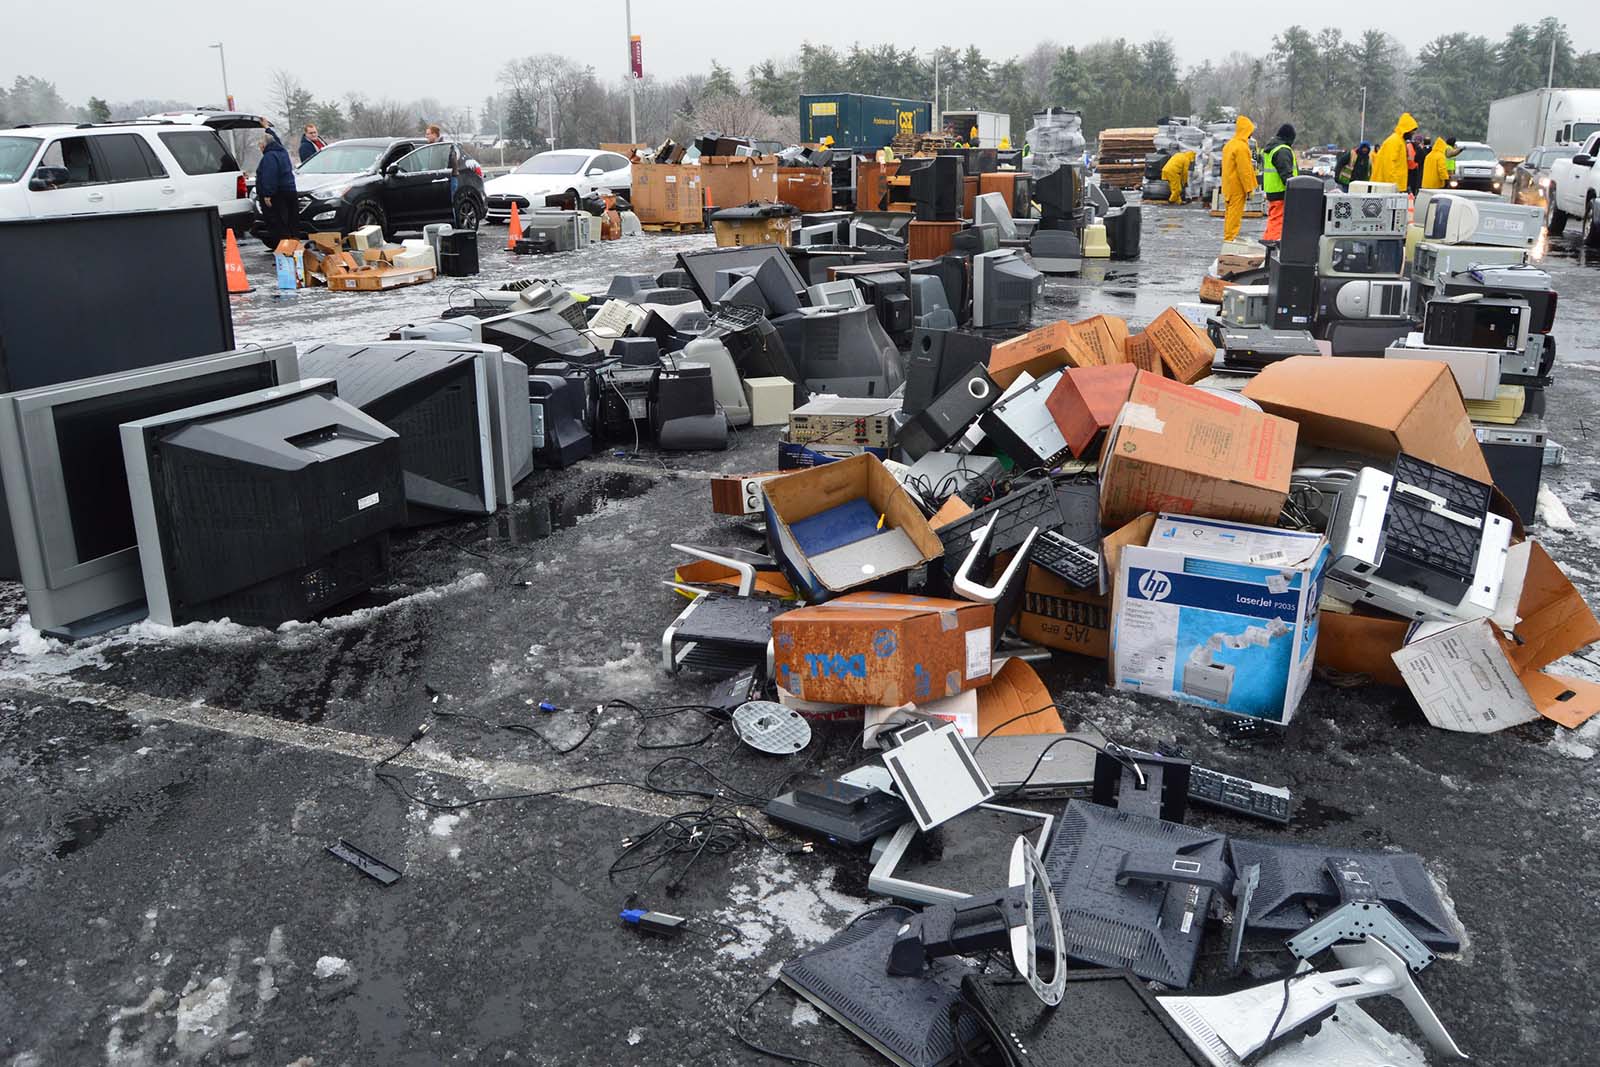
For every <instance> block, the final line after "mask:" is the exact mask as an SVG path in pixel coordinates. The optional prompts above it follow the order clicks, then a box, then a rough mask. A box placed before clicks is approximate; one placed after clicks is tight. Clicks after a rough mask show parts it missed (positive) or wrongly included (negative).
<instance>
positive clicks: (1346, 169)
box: [1334, 152, 1356, 185]
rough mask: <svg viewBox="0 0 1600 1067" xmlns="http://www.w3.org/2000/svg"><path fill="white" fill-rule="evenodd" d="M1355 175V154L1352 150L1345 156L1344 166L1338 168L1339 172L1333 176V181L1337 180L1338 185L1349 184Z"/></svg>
mask: <svg viewBox="0 0 1600 1067" xmlns="http://www.w3.org/2000/svg"><path fill="white" fill-rule="evenodd" d="M1355 175H1356V154H1355V153H1354V152H1351V153H1350V156H1349V158H1347V159H1346V160H1345V161H1344V166H1342V167H1340V168H1339V173H1338V175H1337V176H1336V177H1335V178H1334V181H1336V182H1338V183H1339V184H1340V185H1349V184H1350V183H1351V182H1352V181H1354V180H1355Z"/></svg>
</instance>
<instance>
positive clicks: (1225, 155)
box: [1222, 115, 1256, 241]
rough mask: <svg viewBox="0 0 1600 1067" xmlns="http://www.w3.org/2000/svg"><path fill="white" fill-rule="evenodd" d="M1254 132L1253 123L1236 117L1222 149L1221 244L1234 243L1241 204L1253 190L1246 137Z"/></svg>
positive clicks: (1240, 220)
mask: <svg viewBox="0 0 1600 1067" xmlns="http://www.w3.org/2000/svg"><path fill="white" fill-rule="evenodd" d="M1255 130H1256V124H1255V123H1253V122H1251V121H1250V120H1249V119H1247V118H1245V117H1244V116H1243V115H1240V116H1239V121H1238V122H1237V123H1235V124H1234V127H1233V136H1232V137H1231V138H1230V139H1229V140H1228V143H1227V144H1225V145H1223V146H1222V199H1223V200H1225V201H1226V202H1227V205H1228V210H1227V214H1226V215H1225V216H1224V217H1223V220H1222V239H1223V240H1224V241H1236V240H1238V238H1239V226H1240V224H1242V223H1243V222H1244V202H1245V200H1246V199H1247V198H1248V197H1249V196H1250V194H1251V193H1253V192H1255V191H1256V167H1255V164H1254V163H1253V162H1251V159H1250V135H1251V134H1252V133H1254V132H1255Z"/></svg>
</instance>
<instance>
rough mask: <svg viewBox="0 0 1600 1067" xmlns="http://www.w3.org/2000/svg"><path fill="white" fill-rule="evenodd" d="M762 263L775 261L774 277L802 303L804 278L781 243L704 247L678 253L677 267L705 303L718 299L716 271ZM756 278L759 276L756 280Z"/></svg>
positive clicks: (804, 287) (756, 266)
mask: <svg viewBox="0 0 1600 1067" xmlns="http://www.w3.org/2000/svg"><path fill="white" fill-rule="evenodd" d="M765 262H772V263H773V264H775V269H776V270H777V272H778V274H777V277H779V278H781V279H782V280H783V283H784V285H786V286H787V288H788V290H789V291H790V292H791V293H793V294H794V298H795V300H796V301H797V302H799V303H801V304H804V303H805V293H806V281H805V279H804V278H802V277H801V276H800V272H799V271H797V270H795V269H794V264H792V263H791V262H790V261H789V256H788V254H787V252H786V251H785V250H784V248H783V247H782V246H780V245H740V246H737V247H732V248H707V249H704V250H702V251H699V252H680V253H678V266H679V267H681V268H682V269H683V270H686V271H688V272H689V280H690V282H691V284H692V285H693V287H694V291H695V292H696V293H698V294H700V299H701V300H704V301H705V302H706V303H707V304H711V303H714V302H715V301H716V299H717V296H718V292H717V272H718V271H725V270H736V269H739V268H746V269H749V270H756V269H758V268H760V266H761V265H762V264H763V263H765ZM758 280H759V279H758Z"/></svg>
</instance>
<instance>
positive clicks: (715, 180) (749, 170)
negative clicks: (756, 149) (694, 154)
mask: <svg viewBox="0 0 1600 1067" xmlns="http://www.w3.org/2000/svg"><path fill="white" fill-rule="evenodd" d="M700 184H701V186H702V188H703V189H704V190H705V203H706V207H740V206H742V205H744V204H748V203H750V202H751V201H752V200H765V201H766V202H768V203H772V202H774V201H776V200H777V199H778V168H777V167H776V166H774V165H772V164H771V163H765V162H759V161H758V160H757V159H756V158H755V157H753V156H727V157H719V161H718V162H715V163H713V162H711V161H710V160H708V159H701V160H700Z"/></svg>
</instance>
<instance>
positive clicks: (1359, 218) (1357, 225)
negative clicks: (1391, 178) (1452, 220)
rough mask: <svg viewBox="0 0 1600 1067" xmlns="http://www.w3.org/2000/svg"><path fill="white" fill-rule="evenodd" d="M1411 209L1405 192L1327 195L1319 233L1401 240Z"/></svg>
mask: <svg viewBox="0 0 1600 1067" xmlns="http://www.w3.org/2000/svg"><path fill="white" fill-rule="evenodd" d="M1410 215H1411V208H1410V204H1409V198H1408V197H1407V196H1406V194H1405V193H1328V194H1327V196H1326V198H1325V200H1324V201H1323V218H1322V232H1323V233H1326V234H1334V235H1338V234H1351V233H1361V234H1367V235H1370V236H1372V237H1404V236H1405V234H1406V223H1407V222H1408V221H1409V219H1410Z"/></svg>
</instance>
